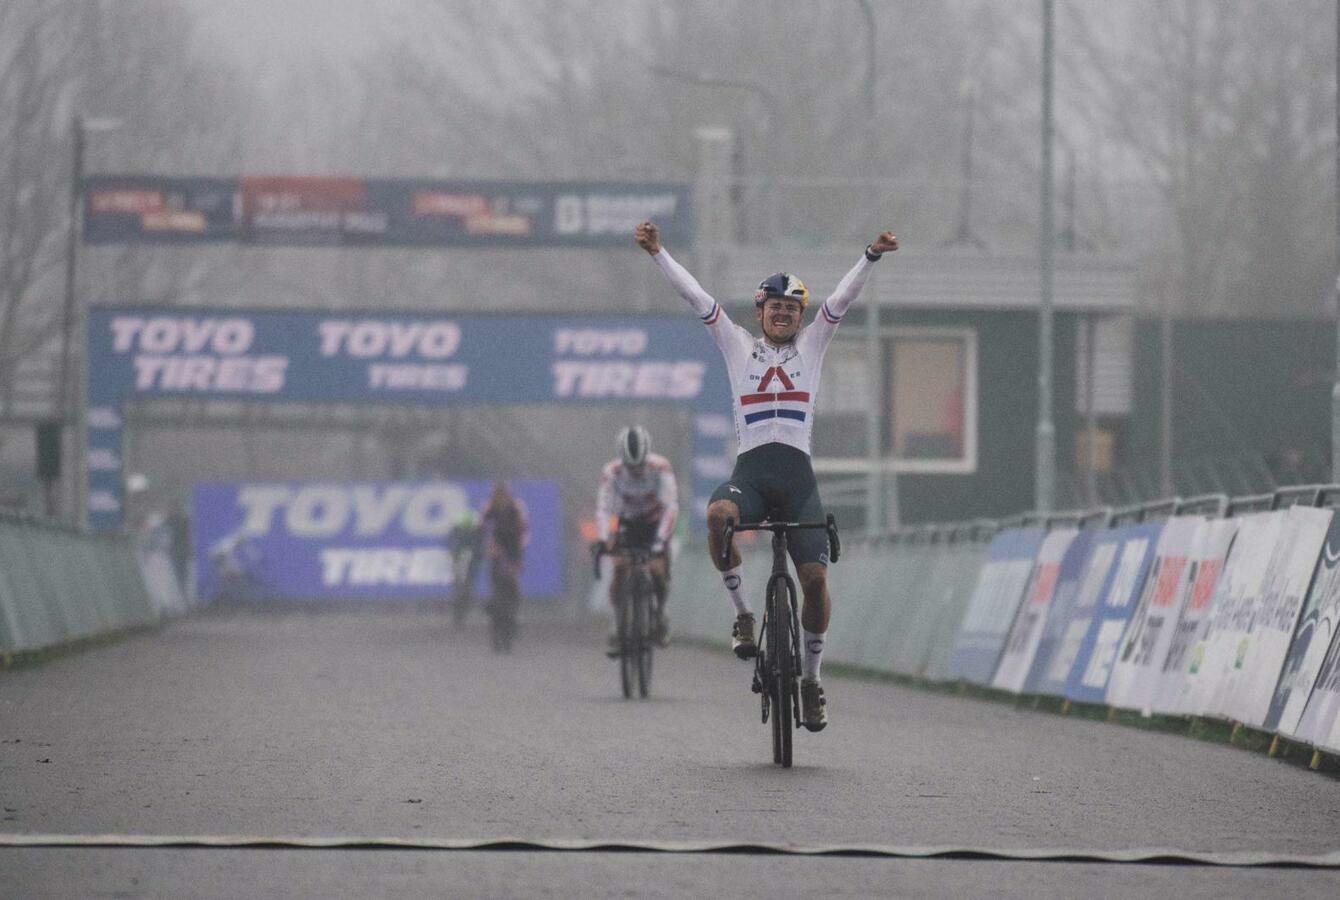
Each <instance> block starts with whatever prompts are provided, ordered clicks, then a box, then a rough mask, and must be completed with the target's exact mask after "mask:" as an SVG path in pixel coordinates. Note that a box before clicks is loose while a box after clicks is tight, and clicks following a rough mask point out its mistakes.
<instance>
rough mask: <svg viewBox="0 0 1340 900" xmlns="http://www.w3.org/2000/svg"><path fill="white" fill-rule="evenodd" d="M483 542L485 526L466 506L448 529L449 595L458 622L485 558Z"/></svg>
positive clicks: (467, 608)
mask: <svg viewBox="0 0 1340 900" xmlns="http://www.w3.org/2000/svg"><path fill="white" fill-rule="evenodd" d="M483 543H484V526H483V523H481V522H480V520H479V513H477V512H475V511H474V510H473V509H470V508H469V507H466V509H465V511H464V512H462V513H461V514H460V515H459V516H457V517H456V520H455V521H454V522H452V525H451V530H450V531H449V532H447V552H448V553H450V554H451V580H452V589H453V590H452V593H453V595H454V596H453V597H452V598H451V618H452V621H454V622H455V623H456V624H457V625H461V624H463V623H464V622H465V616H466V614H467V613H468V612H469V611H470V606H471V604H472V603H473V602H474V591H475V581H476V580H477V578H478V576H479V567H480V565H481V564H482V563H483V562H484V554H483Z"/></svg>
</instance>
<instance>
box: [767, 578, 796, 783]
mask: <svg viewBox="0 0 1340 900" xmlns="http://www.w3.org/2000/svg"><path fill="white" fill-rule="evenodd" d="M795 594H796V588H795V585H793V584H792V583H791V579H790V578H788V577H786V576H785V575H779V576H777V577H776V578H774V579H773V580H772V582H771V584H770V585H769V586H768V618H769V619H770V620H771V623H770V627H769V629H768V652H769V655H771V656H772V685H773V695H772V699H773V704H772V706H773V709H772V747H773V750H772V757H773V758H772V761H773V762H775V763H777V764H778V765H780V766H781V767H782V768H784V769H789V768H791V738H792V735H793V732H794V728H795V725H794V720H793V718H792V711H793V710H794V706H795V702H796V658H795V655H794V653H793V647H794V643H795V640H794V635H793V634H792V629H791V609H792V608H794V605H795Z"/></svg>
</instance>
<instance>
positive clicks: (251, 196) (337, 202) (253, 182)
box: [241, 175, 368, 221]
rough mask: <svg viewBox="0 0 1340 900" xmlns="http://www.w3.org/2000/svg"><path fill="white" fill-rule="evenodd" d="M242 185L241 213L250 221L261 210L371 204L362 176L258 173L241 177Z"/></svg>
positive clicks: (310, 209)
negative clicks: (267, 174) (342, 176)
mask: <svg viewBox="0 0 1340 900" xmlns="http://www.w3.org/2000/svg"><path fill="white" fill-rule="evenodd" d="M241 188H242V215H243V216H244V217H245V218H246V219H247V220H248V221H250V220H251V219H252V218H253V217H254V216H256V215H257V214H258V213H278V212H297V211H307V212H354V211H358V210H363V209H367V205H368V190H367V181H366V179H363V178H324V177H307V176H291V175H275V176H258V177H250V178H243V179H241Z"/></svg>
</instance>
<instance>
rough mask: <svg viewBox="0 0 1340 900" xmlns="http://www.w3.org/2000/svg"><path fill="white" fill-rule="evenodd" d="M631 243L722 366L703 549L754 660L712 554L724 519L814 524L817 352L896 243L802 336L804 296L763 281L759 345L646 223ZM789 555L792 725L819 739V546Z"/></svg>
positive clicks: (739, 601) (742, 612) (795, 285)
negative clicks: (727, 460)
mask: <svg viewBox="0 0 1340 900" xmlns="http://www.w3.org/2000/svg"><path fill="white" fill-rule="evenodd" d="M634 239H635V240H636V241H637V244H638V246H639V247H641V248H642V249H643V250H646V251H647V253H649V254H651V257H652V259H654V260H655V261H656V264H657V265H658V266H660V267H661V270H662V271H663V272H664V273H665V274H666V277H668V278H669V279H670V283H671V284H672V285H673V286H674V288H675V290H676V291H677V292H678V293H679V295H680V296H681V297H683V298H684V299H685V300H687V301H688V302H689V305H691V306H692V307H693V308H694V310H695V311H696V312H697V313H698V316H699V318H701V319H702V321H703V324H704V325H706V326H707V328H708V331H709V332H710V333H711V335H712V338H713V340H715V341H716V343H717V346H718V347H719V348H720V349H721V353H722V355H723V356H724V357H725V358H726V368H727V370H728V371H729V374H730V383H731V394H732V405H733V406H734V411H735V442H736V448H737V453H738V455H737V457H736V460H735V470H734V472H732V474H731V478H730V480H729V481H727V482H726V483H725V484H723V485H721V486H720V487H718V488H717V489H716V491H715V492H714V493H713V494H712V498H711V502H710V504H709V505H708V507H707V520H708V529H709V533H708V549H709V551H710V552H711V555H712V563H713V565H715V566H716V567H717V569H718V570H719V571H720V572H721V578H722V581H723V583H724V584H725V586H726V591H727V593H729V594H730V599H731V603H732V604H734V606H735V611H736V617H735V626H734V628H733V629H732V633H731V638H732V646H733V648H734V650H735V655H736V656H738V657H740V658H741V659H749V658H750V657H753V656H754V655H756V654H757V653H758V647H757V645H756V644H755V643H754V614H753V612H752V611H751V610H750V607H749V601H748V599H747V595H746V594H745V591H744V588H743V586H742V584H741V579H740V574H741V573H740V554H739V551H733V552H732V555H731V560H730V563H729V565H728V566H725V567H724V568H723V565H724V564H723V563H722V561H721V547H722V540H723V531H724V530H725V526H726V520H727V519H734V520H735V521H736V522H755V521H759V520H761V519H764V518H765V517H768V516H773V517H776V518H780V519H783V520H789V521H793V522H795V521H819V520H822V519H823V516H824V513H823V505H822V503H821V502H820V500H819V489H818V485H817V483H816V482H815V478H814V469H813V467H812V466H811V465H810V435H811V431H812V429H813V426H814V401H815V400H816V399H817V397H818V393H819V375H820V373H821V370H822V368H823V358H824V353H825V351H826V350H827V349H828V344H829V342H831V341H832V339H833V335H834V333H835V332H836V331H837V326H838V323H839V322H841V321H842V316H843V315H844V314H845V313H846V311H847V307H848V306H850V305H851V303H852V301H853V300H855V299H856V297H857V295H858V294H860V292H861V288H862V287H863V286H864V285H865V281H866V278H867V277H868V276H869V274H870V269H871V267H872V266H873V265H874V264H875V263H876V262H878V261H879V258H880V256H881V255H882V254H884V253H887V252H889V251H892V250H897V249H898V238H897V237H895V236H894V235H893V233H892V232H888V231H885V232H883V233H881V234H880V235H879V237H877V238H875V240H874V241H873V242H871V243H870V244H869V245H867V246H866V248H865V253H864V254H863V256H862V257H861V259H859V260H858V261H857V263H856V265H854V266H853V267H852V268H851V271H849V272H848V273H847V274H846V275H845V276H843V278H842V281H840V282H839V283H838V286H837V288H836V289H834V291H833V294H832V296H830V297H829V298H828V299H827V300H825V301H824V302H823V304H822V305H821V306H820V307H819V312H818V314H817V315H816V316H815V317H814V321H813V322H812V323H811V324H810V325H808V326H806V327H804V328H802V327H801V321H802V319H803V318H804V314H805V307H806V306H807V305H808V304H809V299H810V292H809V289H808V288H806V287H805V285H804V283H803V282H801V280H800V279H799V278H796V277H795V276H794V275H788V274H787V273H785V272H778V273H777V274H776V275H771V276H769V277H767V278H765V279H764V280H763V281H762V282H761V283H760V284H759V286H758V291H757V292H756V293H755V294H754V306H755V310H756V315H757V318H758V323H759V326H760V328H761V330H762V332H763V336H762V337H761V338H756V337H754V336H753V335H751V334H750V333H749V332H748V331H746V330H745V329H744V328H742V327H740V326H739V325H737V324H735V323H734V322H732V321H731V319H730V317H729V316H727V315H726V313H725V311H724V310H723V309H722V308H721V305H720V304H718V303H717V302H716V300H714V299H713V298H712V296H711V295H710V294H708V293H707V292H706V291H705V290H703V288H702V285H700V284H699V283H698V281H697V279H695V278H694V277H693V276H692V275H690V274H689V272H688V270H686V269H685V268H684V267H683V266H681V265H680V264H679V263H677V262H676V261H675V260H674V259H673V258H672V257H671V256H670V253H669V252H668V251H667V250H666V249H665V248H664V247H662V246H661V240H660V232H659V231H658V229H657V228H656V226H655V225H654V224H653V223H651V222H643V223H642V224H641V225H639V226H637V228H636V230H635V231H634ZM790 548H791V560H792V562H794V563H795V566H796V574H797V576H798V578H799V580H800V588H801V592H802V593H803V594H804V596H805V599H804V604H803V605H802V608H801V613H800V623H801V631H802V633H803V637H804V644H805V649H804V653H803V654H802V656H803V660H802V672H801V681H800V703H801V724H803V725H804V726H805V727H806V728H808V729H809V730H810V731H819V730H821V729H823V727H824V726H825V725H827V724H828V715H827V711H826V709H825V703H826V701H825V699H824V691H823V687H822V686H821V685H820V683H819V665H820V662H821V660H822V658H823V651H824V639H825V635H826V634H827V632H828V619H829V616H830V614H831V611H832V600H831V598H830V597H829V594H828V546H827V538H826V536H825V535H824V533H823V532H822V531H819V530H814V531H799V532H797V533H796V534H795V535H794V536H793V538H792V540H791V543H790Z"/></svg>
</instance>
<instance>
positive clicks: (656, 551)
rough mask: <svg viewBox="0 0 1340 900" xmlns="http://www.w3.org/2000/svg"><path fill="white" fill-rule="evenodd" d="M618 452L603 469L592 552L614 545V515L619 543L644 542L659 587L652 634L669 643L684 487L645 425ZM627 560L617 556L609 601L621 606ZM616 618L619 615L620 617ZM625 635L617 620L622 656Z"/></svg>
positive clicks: (613, 644)
mask: <svg viewBox="0 0 1340 900" xmlns="http://www.w3.org/2000/svg"><path fill="white" fill-rule="evenodd" d="M618 445H619V456H618V457H617V458H616V459H612V460H610V461H609V462H608V463H607V464H606V465H605V468H604V469H603V470H602V471H601V473H600V489H599V491H597V493H596V529H597V531H596V534H597V535H598V538H599V539H598V540H597V541H596V544H595V546H593V547H592V548H591V550H592V553H594V554H597V555H603V554H605V553H607V552H609V551H610V550H611V549H613V548H611V547H610V520H611V519H612V518H613V517H615V516H617V517H618V519H619V531H618V542H619V546H620V547H628V546H638V547H645V548H646V549H647V550H649V551H650V552H651V553H652V558H651V561H650V563H649V564H648V567H649V569H650V571H651V578H652V581H653V583H654V584H655V588H656V613H655V622H654V624H653V629H652V639H653V640H654V641H656V643H657V644H659V645H660V646H662V647H664V646H666V644H668V643H669V640H670V620H669V617H668V616H666V614H665V597H666V592H667V588H668V587H669V582H670V559H669V556H668V555H667V554H666V545H667V543H668V542H669V540H670V536H671V535H672V534H674V533H675V520H676V519H677V518H678V517H679V489H678V487H677V486H676V484H675V473H674V470H673V469H672V468H671V467H670V461H669V460H667V459H666V458H665V457H664V456H661V455H659V454H656V453H652V452H651V436H650V435H649V434H647V429H645V428H643V427H642V426H641V425H633V426H631V427H629V428H625V429H624V430H623V431H621V432H619V440H618ZM627 576H628V561H627V560H626V559H625V558H623V557H618V558H617V559H616V560H615V562H614V577H613V578H612V579H610V605H611V606H617V604H618V601H619V597H621V596H622V594H621V591H622V590H623V583H624V579H625V578H627ZM616 621H617V619H616ZM619 647H620V639H619V632H618V627H617V625H616V626H615V630H614V631H613V632H611V633H610V637H609V652H610V654H611V655H614V656H617V655H618V653H619Z"/></svg>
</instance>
